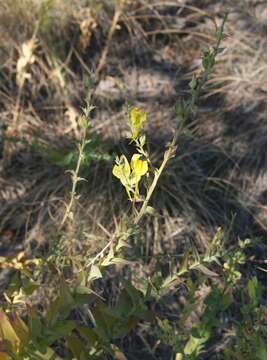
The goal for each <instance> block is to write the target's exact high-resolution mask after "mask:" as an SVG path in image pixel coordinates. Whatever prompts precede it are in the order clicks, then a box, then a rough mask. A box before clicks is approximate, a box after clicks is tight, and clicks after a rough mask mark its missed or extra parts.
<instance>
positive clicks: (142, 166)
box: [131, 154, 148, 182]
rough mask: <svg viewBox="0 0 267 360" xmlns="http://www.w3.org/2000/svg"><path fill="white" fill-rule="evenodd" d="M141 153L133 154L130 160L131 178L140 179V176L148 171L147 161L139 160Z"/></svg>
mask: <svg viewBox="0 0 267 360" xmlns="http://www.w3.org/2000/svg"><path fill="white" fill-rule="evenodd" d="M141 156H142V155H140V154H134V155H133V157H132V160H131V169H132V174H131V175H132V178H134V179H136V181H137V182H139V181H140V179H141V177H142V176H143V175H145V174H146V173H147V171H148V163H147V161H146V160H141V159H140V158H141Z"/></svg>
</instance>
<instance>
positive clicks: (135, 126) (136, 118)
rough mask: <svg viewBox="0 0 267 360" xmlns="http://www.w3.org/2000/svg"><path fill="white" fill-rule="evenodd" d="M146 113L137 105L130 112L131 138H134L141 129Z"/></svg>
mask: <svg viewBox="0 0 267 360" xmlns="http://www.w3.org/2000/svg"><path fill="white" fill-rule="evenodd" d="M146 118H147V113H146V112H145V111H143V110H141V109H139V108H137V107H135V108H133V109H132V110H131V112H130V120H131V131H132V138H133V140H136V139H137V138H138V137H139V135H140V132H141V130H142V126H143V123H144V122H145V121H146Z"/></svg>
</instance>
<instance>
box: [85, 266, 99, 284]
mask: <svg viewBox="0 0 267 360" xmlns="http://www.w3.org/2000/svg"><path fill="white" fill-rule="evenodd" d="M101 278H102V274H101V271H100V269H99V267H98V266H97V265H92V266H91V269H90V273H89V276H88V281H94V280H96V279H101Z"/></svg>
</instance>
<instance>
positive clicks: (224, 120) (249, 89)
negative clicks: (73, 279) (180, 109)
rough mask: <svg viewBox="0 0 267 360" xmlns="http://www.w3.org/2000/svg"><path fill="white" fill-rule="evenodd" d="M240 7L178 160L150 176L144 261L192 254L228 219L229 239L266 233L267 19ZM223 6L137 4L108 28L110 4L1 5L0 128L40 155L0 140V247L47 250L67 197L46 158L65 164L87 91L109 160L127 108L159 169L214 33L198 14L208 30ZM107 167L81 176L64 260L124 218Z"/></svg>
mask: <svg viewBox="0 0 267 360" xmlns="http://www.w3.org/2000/svg"><path fill="white" fill-rule="evenodd" d="M242 4H243V2H242V1H241V2H240V3H239V2H236V3H235V4H234V5H233V4H232V2H231V5H230V10H231V14H230V18H229V22H228V24H227V36H226V39H225V41H224V46H225V47H226V48H227V50H226V51H225V52H224V53H223V54H222V55H221V57H220V60H219V63H218V64H217V66H216V71H215V73H214V74H213V75H212V77H211V79H210V81H209V85H208V87H207V89H206V94H205V96H206V99H205V100H204V101H203V103H202V107H201V109H200V112H199V114H198V115H197V117H196V118H195V119H192V123H191V124H189V125H188V129H187V133H186V135H185V136H184V137H183V138H181V139H180V141H179V147H178V156H177V159H176V160H174V161H173V162H172V164H171V165H170V167H169V168H168V170H167V172H166V174H165V176H164V177H163V179H162V180H161V183H160V191H159V192H158V195H156V197H155V198H154V200H153V201H154V205H155V208H156V209H157V215H156V216H155V217H154V218H153V219H152V220H149V221H148V222H147V224H146V233H145V236H144V238H142V239H141V240H140V241H141V244H142V245H141V250H140V253H141V254H142V256H148V255H149V256H152V255H153V254H160V253H169V252H180V251H181V250H182V248H183V246H187V245H186V244H188V243H191V242H192V241H193V242H194V243H195V244H196V245H197V246H198V247H199V249H203V248H205V247H206V245H207V242H208V241H209V237H210V235H211V234H212V233H214V231H215V230H216V228H217V227H218V226H227V224H228V223H229V219H230V218H231V216H232V214H233V213H238V214H239V215H238V220H239V221H238V222H237V226H236V231H237V233H238V234H239V235H240V236H247V235H249V234H251V233H254V232H255V231H256V233H259V232H261V231H264V230H265V228H266V225H267V220H266V216H265V211H266V203H265V202H264V201H265V200H264V196H263V194H264V193H265V191H266V184H265V183H264V181H263V180H262V179H264V178H265V172H266V155H265V151H264V146H265V143H266V140H265V136H264V134H265V131H266V130H265V129H267V128H266V125H265V122H266V119H265V117H264V116H265V115H264V114H265V113H264V110H265V109H266V78H267V67H266V47H267V44H266V41H265V40H264V36H263V35H264V33H265V32H266V21H265V18H264V16H263V13H262V11H260V10H259V6H260V4H258V2H257V4H256V3H255V4H254V2H252V1H248V2H246V6H243V5H242ZM226 6H227V1H225V2H219V1H218V2H211V1H210V2H209V1H203V2H202V1H200V2H197V4H196V2H194V1H168V2H156V1H141V0H140V1H136V2H134V4H126V5H125V6H124V7H123V8H122V9H121V10H120V11H121V13H119V14H118V16H117V17H116V18H115V20H114V14H115V9H114V7H113V5H112V4H110V3H109V2H103V1H102V2H101V1H98V2H97V1H96V2H95V6H94V7H92V8H90V6H86V5H83V3H82V2H81V1H74V2H63V1H59V0H57V1H51V2H49V1H42V2H37V1H33V0H31V1H26V0H25V1H16V4H14V1H5V2H2V3H1V4H0V7H1V11H0V23H1V28H0V38H1V39H2V41H1V48H0V77H1V84H0V93H1V99H0V107H1V128H2V130H3V133H4V135H5V136H6V137H9V138H10V137H16V138H18V139H22V138H23V139H24V140H25V141H28V142H29V143H32V142H33V139H36V141H37V143H38V146H39V148H35V147H34V146H31V147H29V146H26V145H25V141H24V142H15V143H11V142H10V141H4V142H3V143H2V158H1V163H2V165H1V178H0V181H1V210H0V217H1V235H0V237H1V243H2V247H3V251H9V249H10V245H11V244H12V246H13V245H15V244H19V245H17V246H20V247H24V246H26V247H27V248H28V249H30V248H31V247H35V246H36V245H37V246H40V245H42V246H44V244H46V243H47V242H49V238H50V236H51V233H53V229H54V227H55V226H57V224H58V221H59V218H60V216H61V214H62V209H63V204H64V201H65V200H66V199H67V197H68V193H69V189H70V182H69V180H68V178H67V176H66V174H65V173H64V170H65V169H64V168H62V167H60V166H58V165H57V161H55V156H54V155H55V154H56V157H61V156H62V157H63V156H64V155H63V154H65V153H66V152H67V153H68V152H70V151H72V149H73V148H74V143H75V141H76V140H77V139H78V138H79V136H80V134H79V129H78V127H77V118H78V115H79V113H80V106H81V105H82V104H83V99H84V98H85V97H86V93H87V92H88V89H89V88H90V86H91V85H90V84H92V83H93V89H94V95H93V99H94V103H95V104H96V106H97V109H96V110H95V112H94V115H93V119H92V124H91V129H92V133H94V132H95V133H97V134H99V135H100V136H101V137H102V138H103V146H104V147H105V149H106V151H107V153H109V154H113V153H115V152H120V151H121V150H120V149H122V148H124V145H125V144H123V142H122V140H121V139H122V137H123V136H124V135H125V131H126V130H127V127H126V124H125V110H124V105H125V102H126V101H129V102H132V103H134V104H136V105H139V106H141V107H144V108H145V109H146V110H147V111H148V113H149V125H148V132H149V133H150V138H151V152H152V156H153V158H154V159H155V161H156V162H157V161H158V160H159V156H160V155H159V154H160V153H161V149H162V146H163V145H162V144H164V142H165V140H166V139H167V138H168V137H170V135H171V133H172V131H173V128H174V127H175V125H176V116H175V113H174V112H173V110H172V106H173V105H174V104H175V102H176V100H177V98H178V97H180V96H184V95H186V93H185V90H184V89H185V88H186V87H185V84H186V81H187V79H188V78H189V77H190V74H191V73H192V71H194V70H195V69H197V67H198V66H199V58H200V55H201V48H203V46H208V44H210V45H211V44H212V41H213V40H212V37H211V33H212V29H213V26H214V24H213V22H212V21H211V19H210V18H209V17H207V15H208V14H211V15H213V16H215V18H216V19H217V20H219V18H220V17H221V16H222V12H223V11H224V9H225V8H226ZM250 9H253V15H251V12H250ZM62 14H63V16H62ZM112 19H113V25H112ZM33 38H34V39H35V40H36V47H35V48H34V49H32V52H33V55H34V59H32V61H29V62H28V63H27V64H26V66H25V71H26V73H27V74H29V76H28V78H27V79H26V80H25V81H24V82H23V84H22V85H21V86H18V85H17V84H16V76H17V71H18V67H17V64H18V61H19V59H20V57H21V49H22V44H25V43H26V42H27V41H29V40H30V39H33ZM96 69H98V70H97V75H99V76H98V77H97V76H96V75H95V73H94V71H95V70H96ZM18 99H19V100H18ZM40 146H41V150H40ZM43 149H47V150H43ZM51 149H52V150H53V151H54V153H53V156H50V155H51V152H50V150H51ZM111 166H112V165H111V163H110V162H108V161H106V162H105V161H100V162H98V161H92V162H91V163H90V164H89V165H88V167H86V168H85V169H84V170H83V172H84V176H85V177H86V178H88V182H87V183H86V185H83V186H82V187H81V189H80V190H81V192H82V196H81V199H80V200H79V202H78V203H77V205H76V213H75V214H76V215H75V217H74V220H73V222H72V223H71V224H70V229H69V235H68V239H66V241H70V239H71V241H72V243H73V249H72V250H71V251H74V252H75V251H76V250H77V249H78V248H79V246H85V248H86V249H89V250H90V251H92V252H94V251H95V250H96V248H98V247H101V244H103V243H105V242H106V240H107V239H108V238H109V237H110V236H112V233H113V232H114V229H116V226H118V224H119V223H120V218H121V214H123V213H124V212H125V209H127V206H128V204H127V202H126V201H123V200H122V199H123V194H121V192H122V190H121V189H118V188H117V187H116V184H114V182H115V181H114V180H113V179H112V178H111ZM244 194H249V196H244ZM114 199H116V200H115V201H114ZM244 199H245V203H244ZM106 204H112V206H109V205H108V206H106ZM253 216H256V219H257V221H256V225H255V219H254V218H253ZM255 229H256V230H255ZM74 235H75V236H74ZM186 239H187V240H186ZM80 244H85V245H80Z"/></svg>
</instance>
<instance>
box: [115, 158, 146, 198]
mask: <svg viewBox="0 0 267 360" xmlns="http://www.w3.org/2000/svg"><path fill="white" fill-rule="evenodd" d="M141 157H142V155H141V154H134V155H133V156H132V159H131V165H129V162H128V160H127V158H126V156H125V155H122V156H121V157H120V158H119V159H117V161H116V165H114V167H113V170H112V173H113V175H114V176H115V177H116V178H118V179H119V180H120V181H121V183H122V185H123V186H124V187H125V189H126V191H127V194H128V196H129V198H130V200H132V197H131V193H133V194H134V199H135V200H138V198H139V189H138V183H139V181H140V180H141V177H142V176H143V175H145V174H146V173H147V172H148V163H147V160H142V159H141Z"/></svg>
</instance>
